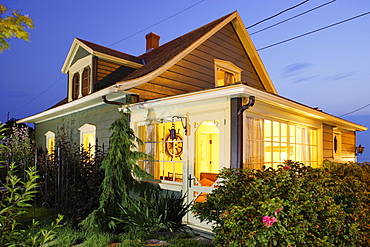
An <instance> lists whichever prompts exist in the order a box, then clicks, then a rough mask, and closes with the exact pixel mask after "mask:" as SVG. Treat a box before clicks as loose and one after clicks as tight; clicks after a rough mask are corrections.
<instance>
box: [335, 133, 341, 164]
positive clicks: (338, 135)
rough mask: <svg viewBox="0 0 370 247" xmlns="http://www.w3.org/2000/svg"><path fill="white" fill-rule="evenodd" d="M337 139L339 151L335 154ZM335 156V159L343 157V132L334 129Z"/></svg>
mask: <svg viewBox="0 0 370 247" xmlns="http://www.w3.org/2000/svg"><path fill="white" fill-rule="evenodd" d="M335 139H337V151H336V152H335V148H334V145H335V144H334V143H335ZM333 156H334V159H336V158H341V157H342V131H341V129H339V128H333Z"/></svg>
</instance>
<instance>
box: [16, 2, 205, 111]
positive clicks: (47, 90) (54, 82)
mask: <svg viewBox="0 0 370 247" xmlns="http://www.w3.org/2000/svg"><path fill="white" fill-rule="evenodd" d="M204 1H205V0H201V1H199V2H197V3H195V4H193V5H191V6H189V7H187V8H185V9H183V10H181V11H179V12H177V13H175V14H173V15H171V16H169V17H167V18H165V19H163V20H161V21H159V22H157V23H154V24H153V25H151V26H149V27H147V28H144V29H142V30H140V31H138V32H136V33H134V34H132V35H130V36H127V37H126V38H123V39H121V40H119V41H117V42H115V43H112V44H110V45H109V46H107V47H111V46H113V45H115V44H118V43H119V42H122V41H124V40H126V39H128V38H131V37H132V36H135V35H136V34H139V33H141V32H143V31H145V30H147V29H149V28H152V27H154V26H156V25H158V24H160V23H162V22H164V21H167V20H168V19H170V18H172V17H174V16H176V15H178V14H181V13H182V12H184V11H186V10H188V9H190V8H192V7H194V6H196V5H198V4H200V3H202V2H204ZM63 77H64V75H62V76H61V77H60V78H59V79H58V80H57V81H55V82H54V83H53V84H52V85H50V86H49V87H48V88H46V89H45V90H44V91H42V92H41V93H40V94H39V95H37V96H36V97H35V98H33V99H31V100H30V101H28V102H27V103H25V104H23V105H22V106H20V107H18V108H16V109H13V110H12V111H11V112H13V111H16V110H18V109H20V108H22V107H24V106H25V105H28V104H29V103H31V102H32V101H34V100H35V99H37V98H38V97H40V96H41V95H42V94H44V93H45V92H46V91H48V90H49V89H50V88H51V87H52V86H54V85H55V84H56V83H57V82H58V81H60V80H61V79H62V78H63Z"/></svg>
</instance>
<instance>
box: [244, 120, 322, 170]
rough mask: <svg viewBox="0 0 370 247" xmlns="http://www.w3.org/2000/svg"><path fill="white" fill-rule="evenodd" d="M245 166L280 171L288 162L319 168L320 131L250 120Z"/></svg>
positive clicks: (248, 121)
mask: <svg viewBox="0 0 370 247" xmlns="http://www.w3.org/2000/svg"><path fill="white" fill-rule="evenodd" d="M244 136H245V145H244V166H245V167H248V168H251V169H260V168H261V167H262V166H263V165H265V166H266V167H273V168H277V166H278V165H281V164H283V163H284V162H285V161H287V160H292V161H299V162H302V163H304V164H305V165H310V166H314V167H315V166H317V161H318V160H317V159H318V158H317V130H316V129H312V128H308V127H306V126H300V125H296V124H288V123H282V122H278V121H271V120H267V119H258V118H252V117H247V118H246V124H245V126H244Z"/></svg>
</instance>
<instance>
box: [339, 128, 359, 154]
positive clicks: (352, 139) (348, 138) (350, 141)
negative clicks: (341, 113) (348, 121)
mask: <svg viewBox="0 0 370 247" xmlns="http://www.w3.org/2000/svg"><path fill="white" fill-rule="evenodd" d="M355 149H356V132H354V131H345V130H342V158H355Z"/></svg>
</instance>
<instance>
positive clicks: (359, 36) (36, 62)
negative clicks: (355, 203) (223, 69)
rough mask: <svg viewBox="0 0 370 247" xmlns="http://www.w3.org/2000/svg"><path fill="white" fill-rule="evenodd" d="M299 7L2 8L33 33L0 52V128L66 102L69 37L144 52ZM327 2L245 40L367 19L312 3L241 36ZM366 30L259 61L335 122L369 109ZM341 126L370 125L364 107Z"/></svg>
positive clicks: (328, 34) (238, 1) (364, 26)
mask: <svg viewBox="0 0 370 247" xmlns="http://www.w3.org/2000/svg"><path fill="white" fill-rule="evenodd" d="M301 2H303V0H279V1H277V0H260V1H255V0H227V1H226V0H223V1H221V0H203V1H202V0H187V1H176V0H175V1H167V0H166V1H165V0H158V1H144V0H136V1H123V0H121V1H118V0H105V1H101V0H99V1H95V0H90V1H86V0H74V1H70V0H64V1H59V0H53V1H51V0H37V1H32V0H5V1H4V0H3V1H2V4H4V5H5V6H7V7H8V8H9V9H17V10H19V11H21V12H22V14H28V15H29V16H30V17H31V18H32V19H33V20H34V25H35V28H34V29H31V30H29V32H30V39H31V41H30V42H26V41H23V40H17V39H12V40H10V45H11V50H9V51H8V50H7V51H4V52H3V53H1V54H0V87H1V90H0V97H1V107H0V121H2V122H5V121H6V120H7V117H8V112H10V118H17V119H20V118H24V117H27V116H30V115H33V114H36V113H39V112H41V111H43V110H45V109H47V108H49V107H50V106H52V105H54V104H56V103H57V102H59V101H60V100H61V99H63V98H64V97H65V96H66V91H67V87H66V86H67V76H66V75H63V74H62V73H61V68H62V65H63V62H64V59H65V58H66V56H67V53H68V51H69V48H70V45H71V44H72V41H73V39H74V38H75V37H78V38H81V39H85V40H87V41H91V42H93V43H97V44H99V45H103V46H109V47H110V48H112V49H116V50H119V51H122V52H125V53H128V54H132V55H140V54H142V53H144V52H145V38H144V36H145V35H146V34H147V33H149V32H155V33H157V34H159V35H160V36H161V39H160V43H161V44H164V43H166V42H168V41H170V40H172V39H174V38H176V37H178V36H181V35H183V34H185V33H187V32H189V31H192V30H194V29H196V28H198V27H200V26H202V25H205V24H207V23H209V22H211V21H213V20H215V19H218V18H220V17H222V16H224V15H226V14H229V13H231V12H233V11H235V10H237V11H238V12H239V14H240V16H241V18H242V20H243V23H244V24H245V26H246V27H248V26H250V25H252V24H254V23H256V22H258V21H261V20H262V19H265V18H267V17H270V16H272V15H274V14H276V13H279V12H280V11H282V10H284V9H287V8H290V7H292V6H294V5H297V4H299V3H301ZM329 2H331V3H330V4H327V5H326V6H324V7H321V8H319V9H317V10H315V11H312V12H310V13H307V14H305V15H302V16H300V17H297V18H294V19H292V20H290V21H287V22H285V23H283V24H281V25H277V26H275V27H272V28H270V29H267V30H265V31H262V32H259V33H256V34H253V35H251V38H252V40H253V42H254V44H255V47H256V48H257V49H261V48H263V47H266V46H268V45H271V44H274V43H277V42H280V41H283V40H286V39H289V38H292V37H295V36H298V35H301V34H304V33H307V32H310V31H313V30H316V29H319V28H322V27H325V26H328V25H331V24H334V23H337V22H340V21H343V20H346V19H348V18H351V17H354V16H357V15H360V14H364V13H367V12H369V11H370V1H368V0H337V1H330V0H310V1H308V2H307V3H305V4H302V5H301V6H299V7H297V8H294V9H293V10H290V11H287V12H285V13H284V14H281V15H279V16H278V17H276V18H273V19H271V20H268V21H266V22H263V23H262V24H259V25H256V26H254V27H252V28H250V29H248V32H249V33H250V34H252V33H254V32H256V31H259V30H261V29H263V28H265V27H268V26H271V25H273V24H276V23H278V22H280V21H283V20H285V19H288V18H291V17H293V16H295V15H297V14H300V13H302V12H305V11H308V10H310V9H312V8H315V7H317V6H320V5H322V4H325V3H329ZM193 5H195V6H193ZM191 6H193V7H191ZM189 7H190V8H189ZM187 8H188V9H187ZM179 12H181V13H179ZM176 13H179V14H177V15H175V14H176ZM173 15H174V16H173ZM171 16H172V17H171ZM157 23H159V24H157ZM155 24H156V25H155ZM369 26H370V14H369V15H365V16H363V17H360V18H357V19H354V20H352V21H348V22H345V23H342V24H339V25H336V26H333V27H331V28H328V29H325V30H322V31H319V32H316V33H313V34H311V35H307V36H304V37H301V38H298V39H295V40H292V41H289V42H286V43H283V44H280V45H276V46H273V47H270V48H267V49H263V50H260V51H259V54H260V57H261V59H262V61H263V63H264V65H265V67H266V69H267V72H268V73H269V75H270V77H271V79H272V81H273V83H274V85H275V87H276V89H277V91H278V93H279V94H280V95H282V96H284V97H287V98H289V99H292V100H294V101H297V102H300V103H302V104H305V105H308V106H312V107H320V108H321V109H322V110H323V111H325V112H327V113H330V114H332V115H335V116H342V115H344V114H346V113H348V112H351V111H353V110H356V109H358V108H360V107H362V106H365V105H367V104H370V94H369V93H370V83H369V80H370V47H369V44H370V32H369ZM142 30H143V31H142ZM140 31H142V32H140ZM112 44H113V45H112ZM343 118H344V119H348V120H351V121H354V122H356V123H358V124H361V125H365V126H367V127H370V107H366V108H364V109H362V110H360V111H357V112H354V113H352V114H349V115H346V116H344V117H343ZM367 132H369V131H367ZM367 132H364V133H360V134H358V144H359V143H361V144H362V145H363V146H367V148H368V150H366V149H365V153H364V155H363V156H361V160H366V159H367V160H369V161H370V141H368V139H369V140H370V134H368V133H367ZM366 151H367V152H366ZM367 153H368V154H367ZM367 157H369V158H367Z"/></svg>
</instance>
